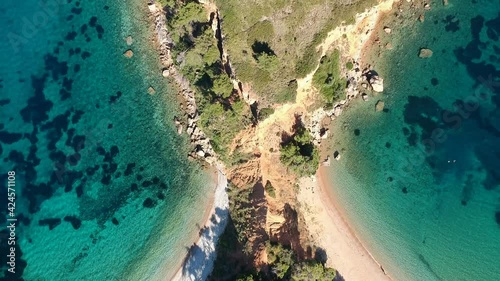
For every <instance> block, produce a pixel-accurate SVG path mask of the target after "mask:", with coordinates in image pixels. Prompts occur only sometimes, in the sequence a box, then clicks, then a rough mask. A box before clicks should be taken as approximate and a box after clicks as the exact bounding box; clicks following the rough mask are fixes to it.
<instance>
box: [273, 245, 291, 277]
mask: <svg viewBox="0 0 500 281" xmlns="http://www.w3.org/2000/svg"><path fill="white" fill-rule="evenodd" d="M266 252H267V262H268V264H269V265H270V267H271V271H272V273H273V274H275V275H276V277H278V278H279V279H283V278H284V277H285V276H286V275H287V273H288V272H289V270H290V268H291V267H292V265H293V264H294V261H295V260H294V256H293V252H292V250H290V249H287V248H284V247H283V246H282V245H281V244H271V243H267V247H266Z"/></svg>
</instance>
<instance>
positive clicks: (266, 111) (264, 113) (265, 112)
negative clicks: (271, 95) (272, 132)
mask: <svg viewBox="0 0 500 281" xmlns="http://www.w3.org/2000/svg"><path fill="white" fill-rule="evenodd" d="M273 113H274V108H270V107H266V108H261V109H260V110H259V115H258V120H259V121H264V120H265V119H266V118H267V117H269V116H271V115H272V114H273Z"/></svg>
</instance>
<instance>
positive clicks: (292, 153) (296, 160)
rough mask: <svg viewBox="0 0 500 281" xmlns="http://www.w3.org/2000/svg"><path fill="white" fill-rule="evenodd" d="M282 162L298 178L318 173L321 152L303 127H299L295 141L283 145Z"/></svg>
mask: <svg viewBox="0 0 500 281" xmlns="http://www.w3.org/2000/svg"><path fill="white" fill-rule="evenodd" d="M280 152H281V156H280V160H281V162H282V163H283V164H285V165H287V166H288V167H290V168H291V169H292V171H294V172H295V173H296V174H297V175H298V176H309V175H314V173H316V169H317V168H318V165H319V151H318V149H317V148H316V147H315V146H314V144H313V143H312V137H311V135H310V134H309V132H307V131H306V129H304V128H303V127H299V128H298V129H297V132H296V133H295V135H294V136H293V139H292V140H291V141H290V142H288V143H285V144H282V146H281V149H280Z"/></svg>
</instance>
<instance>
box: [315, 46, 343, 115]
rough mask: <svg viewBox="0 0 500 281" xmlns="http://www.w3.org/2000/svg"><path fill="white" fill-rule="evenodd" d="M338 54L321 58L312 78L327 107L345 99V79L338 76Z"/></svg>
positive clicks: (335, 52)
mask: <svg viewBox="0 0 500 281" xmlns="http://www.w3.org/2000/svg"><path fill="white" fill-rule="evenodd" d="M339 60H340V52H339V51H338V50H335V51H333V53H331V54H328V55H325V56H324V57H322V58H321V60H320V64H319V67H318V69H317V70H316V72H315V73H314V76H313V85H314V87H316V88H317V89H318V90H319V92H320V94H321V96H322V97H323V100H324V102H325V103H326V104H327V105H330V104H333V103H334V102H336V101H338V100H341V99H343V98H345V87H346V79H345V78H343V77H341V74H340V65H339Z"/></svg>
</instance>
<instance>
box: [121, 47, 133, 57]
mask: <svg viewBox="0 0 500 281" xmlns="http://www.w3.org/2000/svg"><path fill="white" fill-rule="evenodd" d="M123 55H124V56H125V57H126V58H128V59H129V58H131V57H133V56H134V52H132V50H130V49H128V50H127V51H125V53H123Z"/></svg>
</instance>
